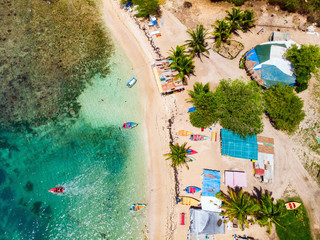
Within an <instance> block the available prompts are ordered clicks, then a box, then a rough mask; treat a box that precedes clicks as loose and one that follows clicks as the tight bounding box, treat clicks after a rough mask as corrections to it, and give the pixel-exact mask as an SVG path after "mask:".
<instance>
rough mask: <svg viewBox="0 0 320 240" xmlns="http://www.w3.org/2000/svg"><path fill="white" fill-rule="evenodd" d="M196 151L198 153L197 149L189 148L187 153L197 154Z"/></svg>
mask: <svg viewBox="0 0 320 240" xmlns="http://www.w3.org/2000/svg"><path fill="white" fill-rule="evenodd" d="M196 153H198V152H197V151H195V150H192V149H188V150H187V155H192V154H196Z"/></svg>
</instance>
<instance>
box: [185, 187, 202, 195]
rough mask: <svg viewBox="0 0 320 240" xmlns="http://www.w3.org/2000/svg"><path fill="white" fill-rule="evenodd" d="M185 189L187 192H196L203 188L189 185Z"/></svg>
mask: <svg viewBox="0 0 320 240" xmlns="http://www.w3.org/2000/svg"><path fill="white" fill-rule="evenodd" d="M184 191H186V192H187V193H191V194H194V193H196V192H199V191H201V188H198V187H194V186H189V187H186V188H185V189H184Z"/></svg>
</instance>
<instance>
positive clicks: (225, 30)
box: [213, 20, 231, 47]
mask: <svg viewBox="0 0 320 240" xmlns="http://www.w3.org/2000/svg"><path fill="white" fill-rule="evenodd" d="M230 32H231V28H230V24H229V23H227V22H226V21H225V20H217V21H216V25H214V32H213V36H214V37H215V39H216V46H217V47H219V46H220V45H221V42H225V41H226V40H227V39H228V38H229V37H230V35H231V33H230Z"/></svg>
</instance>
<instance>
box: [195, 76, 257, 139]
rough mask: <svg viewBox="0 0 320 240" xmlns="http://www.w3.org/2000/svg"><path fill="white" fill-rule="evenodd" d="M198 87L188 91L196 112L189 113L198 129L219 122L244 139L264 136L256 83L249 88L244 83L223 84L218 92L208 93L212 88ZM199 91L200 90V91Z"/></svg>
mask: <svg viewBox="0 0 320 240" xmlns="http://www.w3.org/2000/svg"><path fill="white" fill-rule="evenodd" d="M201 86H202V84H199V83H196V84H195V85H194V91H189V95H190V96H191V101H192V102H193V105H194V106H195V107H197V109H196V111H195V112H193V113H190V122H191V124H192V125H193V126H195V127H201V128H205V127H209V126H210V125H211V124H212V123H214V122H217V121H219V122H220V124H221V126H222V127H224V128H227V129H230V130H232V131H234V132H236V133H238V134H239V135H241V136H243V137H245V136H247V135H249V136H250V135H253V134H258V133H261V132H262V130H263V123H262V113H263V106H262V96H261V93H260V90H259V87H258V86H257V84H256V83H255V82H250V83H248V84H246V83H245V82H243V81H241V80H238V79H236V80H234V81H232V80H230V79H229V80H224V79H223V80H221V81H220V83H219V85H218V87H217V88H216V91H215V92H214V93H213V92H211V91H208V89H209V84H206V85H205V86H202V89H201ZM199 89H200V90H199Z"/></svg>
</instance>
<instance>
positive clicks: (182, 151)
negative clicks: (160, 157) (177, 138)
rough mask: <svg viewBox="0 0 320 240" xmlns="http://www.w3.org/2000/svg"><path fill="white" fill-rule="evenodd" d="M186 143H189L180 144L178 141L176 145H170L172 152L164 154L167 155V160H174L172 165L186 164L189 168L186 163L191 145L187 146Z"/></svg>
mask: <svg viewBox="0 0 320 240" xmlns="http://www.w3.org/2000/svg"><path fill="white" fill-rule="evenodd" d="M186 145H187V143H184V144H182V145H179V144H178V143H176V144H175V145H173V144H170V145H169V147H170V150H171V152H170V153H166V154H164V155H165V156H167V158H166V160H171V161H172V163H171V166H172V167H180V166H186V167H187V169H189V166H188V164H187V163H186V154H187V151H188V149H189V148H190V147H186Z"/></svg>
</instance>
